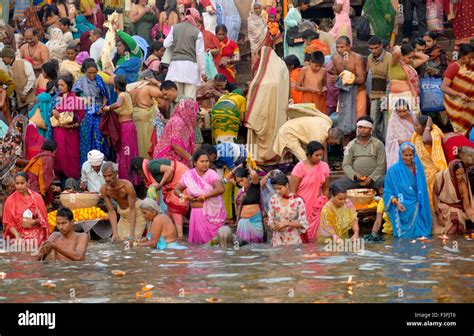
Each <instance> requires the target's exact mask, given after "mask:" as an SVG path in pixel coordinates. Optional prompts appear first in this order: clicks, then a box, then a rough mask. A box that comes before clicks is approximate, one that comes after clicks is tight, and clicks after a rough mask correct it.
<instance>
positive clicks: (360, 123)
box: [357, 120, 374, 128]
mask: <svg viewBox="0 0 474 336" xmlns="http://www.w3.org/2000/svg"><path fill="white" fill-rule="evenodd" d="M357 126H360V127H367V128H374V125H373V124H372V123H371V122H370V121H367V120H359V121H358V122H357Z"/></svg>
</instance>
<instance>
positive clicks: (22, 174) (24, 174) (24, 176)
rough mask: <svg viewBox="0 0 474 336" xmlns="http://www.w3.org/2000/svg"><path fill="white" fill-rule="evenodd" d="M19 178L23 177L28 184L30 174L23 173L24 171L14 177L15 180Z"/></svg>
mask: <svg viewBox="0 0 474 336" xmlns="http://www.w3.org/2000/svg"><path fill="white" fill-rule="evenodd" d="M18 176H21V177H23V178H24V179H25V180H26V182H28V174H27V173H25V172H23V171H21V172H18V173H16V174H15V176H14V177H13V179H14V180H16V178H17V177H18Z"/></svg>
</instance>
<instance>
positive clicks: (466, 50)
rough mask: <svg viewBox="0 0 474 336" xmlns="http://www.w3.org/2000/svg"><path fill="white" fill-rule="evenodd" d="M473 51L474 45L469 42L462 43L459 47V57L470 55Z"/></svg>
mask: <svg viewBox="0 0 474 336" xmlns="http://www.w3.org/2000/svg"><path fill="white" fill-rule="evenodd" d="M472 52H474V46H472V45H470V44H469V43H464V44H461V46H460V47H459V57H463V56H466V55H469V54H470V53H472Z"/></svg>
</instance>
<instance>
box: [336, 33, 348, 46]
mask: <svg viewBox="0 0 474 336" xmlns="http://www.w3.org/2000/svg"><path fill="white" fill-rule="evenodd" d="M341 42H346V45H348V46H350V45H351V40H350V39H349V37H347V36H346V35H342V36H339V37H338V38H337V40H336V44H339V43H341Z"/></svg>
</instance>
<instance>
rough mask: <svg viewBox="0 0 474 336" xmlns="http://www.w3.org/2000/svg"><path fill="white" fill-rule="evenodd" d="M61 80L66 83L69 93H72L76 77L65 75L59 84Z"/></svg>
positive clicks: (60, 78) (61, 77)
mask: <svg viewBox="0 0 474 336" xmlns="http://www.w3.org/2000/svg"><path fill="white" fill-rule="evenodd" d="M60 80H62V81H64V83H66V86H67V90H68V92H71V90H72V86H73V85H74V77H73V76H72V75H71V74H64V75H61V76H59V78H58V81H57V82H59V81H60Z"/></svg>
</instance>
